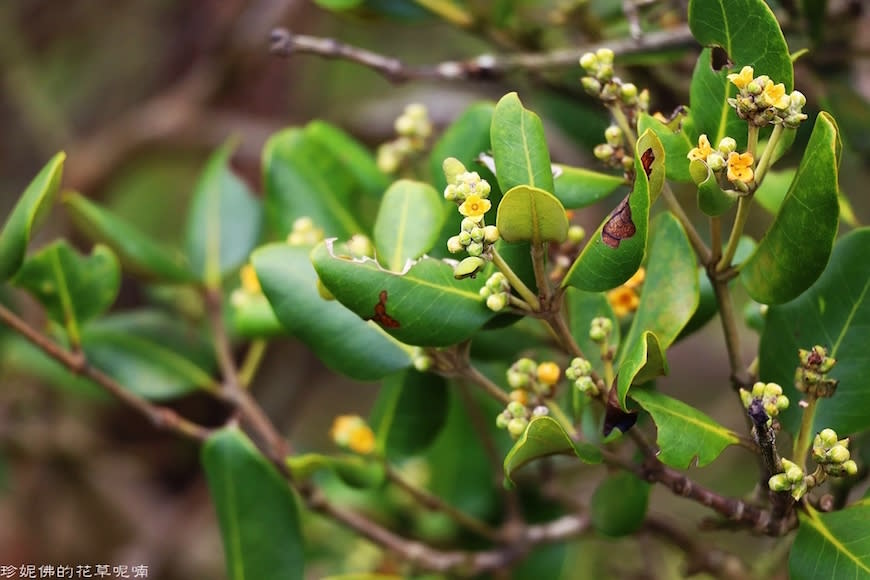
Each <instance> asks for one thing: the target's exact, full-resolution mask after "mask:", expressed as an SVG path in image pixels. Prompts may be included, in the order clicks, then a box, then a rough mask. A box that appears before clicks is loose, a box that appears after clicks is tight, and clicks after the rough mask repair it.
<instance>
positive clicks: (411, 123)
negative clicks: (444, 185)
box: [377, 103, 432, 173]
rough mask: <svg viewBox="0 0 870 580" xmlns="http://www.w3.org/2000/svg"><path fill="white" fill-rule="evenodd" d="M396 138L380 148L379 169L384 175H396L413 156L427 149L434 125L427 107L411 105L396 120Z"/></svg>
mask: <svg viewBox="0 0 870 580" xmlns="http://www.w3.org/2000/svg"><path fill="white" fill-rule="evenodd" d="M394 128H395V130H396V135H397V136H396V138H395V139H393V140H392V141H387V142H386V143H384V144H383V145H381V146H380V147H378V157H377V163H378V168H379V169H380V170H381V171H383V172H384V173H395V172H396V171H397V170H398V169H399V167H401V165H402V164H403V163H404V162H405V161H406V160H407V159H409V158H411V157H412V156H414V155H416V154H418V153H420V152H421V151H423V150H424V149H425V148H426V140H427V139H428V138H429V136H430V135H432V123H431V121H429V112H428V111H427V110H426V106H425V105H420V104H417V103H415V104H411V105H408V106H407V107H405V111H404V112H403V113H402V114H401V115H400V116H399V117H398V118H397V119H396V122H395V124H394Z"/></svg>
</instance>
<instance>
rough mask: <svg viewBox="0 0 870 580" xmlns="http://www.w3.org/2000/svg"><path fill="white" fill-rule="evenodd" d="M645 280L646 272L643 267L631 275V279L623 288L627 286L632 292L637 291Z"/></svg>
mask: <svg viewBox="0 0 870 580" xmlns="http://www.w3.org/2000/svg"><path fill="white" fill-rule="evenodd" d="M645 279H646V270H645V269H644V267H643V266H641V267H640V268H638V269H637V272H635V273H634V274H632V275H631V278H629V279H628V280H626V281H625V284H623V286H628V287H629V288H631V289H632V290H637V289H638V287H639V286H640V285H641V284H643V281H644V280H645Z"/></svg>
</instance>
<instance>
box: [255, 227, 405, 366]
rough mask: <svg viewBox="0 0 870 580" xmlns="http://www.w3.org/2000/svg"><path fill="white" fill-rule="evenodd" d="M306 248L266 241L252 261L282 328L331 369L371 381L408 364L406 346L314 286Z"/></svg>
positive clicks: (312, 270)
mask: <svg viewBox="0 0 870 580" xmlns="http://www.w3.org/2000/svg"><path fill="white" fill-rule="evenodd" d="M310 252H311V249H310V248H308V247H294V246H289V245H287V244H281V243H277V244H269V245H267V246H264V247H262V248H259V249H257V250H255V251H254V253H253V254H252V255H251V262H252V263H253V265H254V269H255V270H256V271H257V278H259V280H260V285H261V286H262V287H263V293H264V294H265V295H266V298H268V300H269V302H270V303H271V304H272V308H273V309H274V310H275V315H276V316H277V317H278V320H279V321H280V322H281V324H283V325H284V327H285V328H286V329H287V330H288V331H289V332H290V333H292V334H293V335H294V336H296V337H298V338H299V339H300V340H302V342H304V343H305V344H307V345H308V346H309V347H310V348H311V350H313V351H314V353H315V354H316V355H317V356H318V358H320V360H322V361H323V362H324V364H326V366H328V367H329V368H331V369H332V370H335V371H338V372H340V373H343V374H346V375H348V376H350V377H353V378H356V379H360V380H374V379H378V378H381V377H384V376H387V375H389V374H390V373H393V372H395V371H397V370H399V369H403V368H406V367H408V366H410V365H411V359H410V355H409V353H408V350H407V349H406V348H405V347H404V346H403V345H401V344H400V343H398V342H396V341H395V340H394V339H392V338H390V336H389V335H387V334H386V333H385V332H384V331H383V330H382V329H381V328H379V327H378V326H377V325H376V324H374V323H373V322H366V321H365V320H362V319H361V318H360V317H359V316H357V315H356V314H354V313H353V312H351V311H350V310H348V309H347V308H345V307H344V306H342V305H341V304H340V303H339V302H336V301H334V300H332V301H327V300H324V299H323V298H322V297H321V296H320V294H319V293H318V291H317V274H316V272H315V271H314V267H313V266H312V265H311V259H310V257H309V254H310Z"/></svg>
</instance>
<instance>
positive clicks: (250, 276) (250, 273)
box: [239, 264, 263, 294]
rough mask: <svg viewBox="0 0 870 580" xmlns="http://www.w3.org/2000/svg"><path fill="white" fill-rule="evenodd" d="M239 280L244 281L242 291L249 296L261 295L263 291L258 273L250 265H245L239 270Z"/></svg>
mask: <svg viewBox="0 0 870 580" xmlns="http://www.w3.org/2000/svg"><path fill="white" fill-rule="evenodd" d="M239 278H241V279H242V289H243V290H244V291H245V292H247V293H248V294H260V293H261V292H262V291H263V290H262V288H260V280H259V279H258V278H257V272H256V270H254V267H253V266H252V265H250V264H245V265H244V266H242V269H241V270H239Z"/></svg>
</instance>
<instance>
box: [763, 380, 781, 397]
mask: <svg viewBox="0 0 870 580" xmlns="http://www.w3.org/2000/svg"><path fill="white" fill-rule="evenodd" d="M781 394H782V387H780V386H779V385H777V384H776V383H767V384H766V385H764V396H765V397H776V396H779V395H781Z"/></svg>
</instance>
